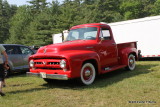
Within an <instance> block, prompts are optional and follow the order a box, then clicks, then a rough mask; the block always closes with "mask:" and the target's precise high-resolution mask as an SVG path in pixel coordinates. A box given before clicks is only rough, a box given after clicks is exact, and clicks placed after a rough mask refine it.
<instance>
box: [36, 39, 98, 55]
mask: <svg viewBox="0 0 160 107" xmlns="http://www.w3.org/2000/svg"><path fill="white" fill-rule="evenodd" d="M95 44H96V41H94V40H75V41H68V42H64V43H57V44H52V45H47V46H44V47H41V48H40V49H39V50H38V51H37V54H38V53H39V54H42V53H43V54H51V53H58V54H60V53H62V52H64V51H72V50H93V49H94V46H95Z"/></svg>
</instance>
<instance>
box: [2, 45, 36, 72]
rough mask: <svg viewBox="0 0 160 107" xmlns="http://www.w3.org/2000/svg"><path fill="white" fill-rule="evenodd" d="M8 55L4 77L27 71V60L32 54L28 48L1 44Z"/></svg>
mask: <svg viewBox="0 0 160 107" xmlns="http://www.w3.org/2000/svg"><path fill="white" fill-rule="evenodd" d="M2 45H3V46H4V47H5V49H6V53H7V55H8V66H9V70H8V71H7V72H6V75H9V74H11V73H14V72H23V71H26V70H28V69H29V66H28V58H29V56H30V55H33V54H34V51H33V50H31V49H30V48H29V47H27V46H24V45H17V44H2Z"/></svg>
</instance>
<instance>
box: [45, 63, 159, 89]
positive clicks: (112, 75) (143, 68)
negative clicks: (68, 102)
mask: <svg viewBox="0 0 160 107" xmlns="http://www.w3.org/2000/svg"><path fill="white" fill-rule="evenodd" d="M155 66H158V65H157V64H145V65H141V64H138V65H137V67H136V69H135V70H134V71H126V70H125V69H119V70H116V71H112V72H109V73H106V74H102V75H99V76H98V77H97V78H96V80H95V82H94V83H93V84H92V85H89V86H82V85H81V84H80V83H78V81H77V80H76V79H72V80H68V81H58V80H56V81H54V82H53V83H52V84H48V83H45V84H43V85H42V86H45V87H47V88H63V89H73V90H81V89H86V88H101V87H107V86H109V85H112V84H115V83H118V82H120V81H123V80H124V79H127V78H131V77H134V76H137V75H141V74H147V73H149V72H151V71H150V69H151V68H152V67H155Z"/></svg>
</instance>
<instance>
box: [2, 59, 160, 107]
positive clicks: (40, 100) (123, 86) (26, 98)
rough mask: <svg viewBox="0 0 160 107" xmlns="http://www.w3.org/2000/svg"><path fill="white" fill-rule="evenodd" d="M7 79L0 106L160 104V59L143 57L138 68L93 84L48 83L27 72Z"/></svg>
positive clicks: (148, 106)
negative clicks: (27, 75)
mask: <svg viewBox="0 0 160 107" xmlns="http://www.w3.org/2000/svg"><path fill="white" fill-rule="evenodd" d="M6 83H7V87H5V88H3V91H4V92H5V93H6V96H5V97H0V107H160V61H150V62H149V61H139V62H137V68H136V70H135V71H131V72H130V71H125V70H124V69H120V70H117V71H114V72H110V73H107V74H104V75H101V76H99V77H98V78H97V79H96V81H95V82H94V84H92V85H90V86H81V85H79V84H77V82H75V80H70V81H56V82H55V83H53V84H47V83H46V82H45V81H43V79H41V78H35V77H26V75H25V74H20V75H14V76H12V77H10V78H8V79H6Z"/></svg>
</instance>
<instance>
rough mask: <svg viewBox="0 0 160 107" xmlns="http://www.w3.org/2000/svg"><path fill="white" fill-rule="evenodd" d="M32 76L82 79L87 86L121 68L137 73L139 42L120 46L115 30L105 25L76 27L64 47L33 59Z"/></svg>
mask: <svg viewBox="0 0 160 107" xmlns="http://www.w3.org/2000/svg"><path fill="white" fill-rule="evenodd" d="M29 60H30V62H29V65H30V72H28V73H27V74H28V75H29V76H38V77H42V78H43V79H44V80H45V81H47V82H52V80H53V79H60V80H68V79H72V78H79V80H80V82H81V83H82V84H84V85H90V84H92V83H93V82H94V80H95V77H96V75H99V74H104V73H106V72H110V71H114V70H116V69H119V68H127V69H128V70H134V69H135V61H136V60H137V45H136V42H129V43H122V44H116V42H115V40H114V37H113V34H112V30H111V28H110V26H109V25H107V24H105V23H91V24H82V25H77V26H73V27H72V28H71V29H70V31H69V34H68V36H67V38H66V40H65V41H64V42H63V43H58V44H52V45H48V46H44V47H42V48H40V49H39V50H38V51H37V53H36V54H34V55H32V56H31V57H30V58H29Z"/></svg>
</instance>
